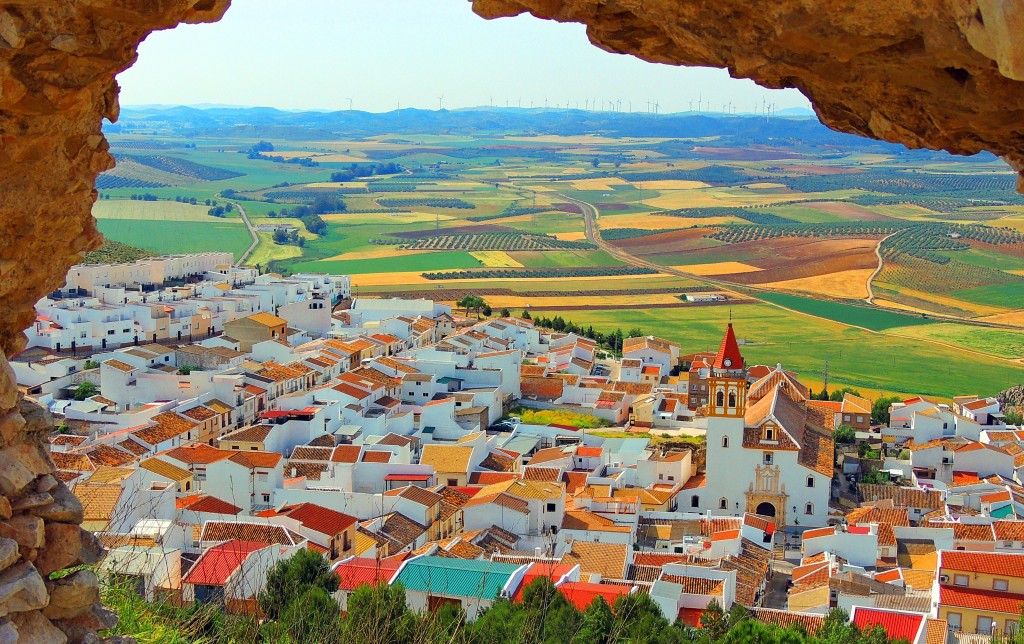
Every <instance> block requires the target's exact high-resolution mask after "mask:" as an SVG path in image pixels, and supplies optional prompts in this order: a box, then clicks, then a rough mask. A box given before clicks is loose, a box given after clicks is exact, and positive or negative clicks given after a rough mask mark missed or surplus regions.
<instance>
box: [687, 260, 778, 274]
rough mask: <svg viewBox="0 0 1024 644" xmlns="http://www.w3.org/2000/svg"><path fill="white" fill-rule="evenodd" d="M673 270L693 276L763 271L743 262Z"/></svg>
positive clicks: (689, 266)
mask: <svg viewBox="0 0 1024 644" xmlns="http://www.w3.org/2000/svg"><path fill="white" fill-rule="evenodd" d="M672 268H674V269H676V270H677V271H683V272H684V273H690V274H691V275H732V274H733V273H753V272H756V271H759V270H761V269H760V268H758V267H757V266H751V265H750V264H744V263H743V262H714V263H711V264H688V265H683V266H673V267H672Z"/></svg>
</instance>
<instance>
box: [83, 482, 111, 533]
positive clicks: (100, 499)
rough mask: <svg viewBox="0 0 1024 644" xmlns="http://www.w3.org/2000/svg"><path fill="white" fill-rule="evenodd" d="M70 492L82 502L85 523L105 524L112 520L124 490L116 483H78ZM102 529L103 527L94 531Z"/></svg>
mask: <svg viewBox="0 0 1024 644" xmlns="http://www.w3.org/2000/svg"><path fill="white" fill-rule="evenodd" d="M71 491H72V493H74V495H75V496H76V497H78V500H79V501H81V502H82V509H83V510H84V512H85V522H99V523H106V522H109V521H110V520H111V518H113V515H114V510H115V509H116V508H117V504H118V502H119V501H120V500H121V495H122V494H123V493H124V488H122V487H121V486H120V485H119V484H117V483H78V484H77V485H75V486H73V487H72V488H71ZM102 529H105V526H104V527H103V528H101V529H100V530H96V531H97V532H99V531H101V530H102Z"/></svg>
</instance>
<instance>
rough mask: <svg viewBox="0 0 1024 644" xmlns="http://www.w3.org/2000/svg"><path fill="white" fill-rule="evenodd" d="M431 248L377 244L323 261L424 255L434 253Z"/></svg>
mask: <svg viewBox="0 0 1024 644" xmlns="http://www.w3.org/2000/svg"><path fill="white" fill-rule="evenodd" d="M432 252H434V251H430V250H398V249H397V248H396V247H395V246H377V247H376V248H368V249H366V250H357V251H352V252H348V253H341V254H340V255H335V256H334V257H328V258H327V259H326V260H322V261H328V262H333V261H340V260H347V259H384V258H387V257H394V256H396V255H399V254H401V255H402V256H405V255H422V254H423V253H432Z"/></svg>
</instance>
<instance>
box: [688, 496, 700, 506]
mask: <svg viewBox="0 0 1024 644" xmlns="http://www.w3.org/2000/svg"><path fill="white" fill-rule="evenodd" d="M690 507H691V508H699V507H700V496H698V495H696V494H694V495H693V496H691V497H690Z"/></svg>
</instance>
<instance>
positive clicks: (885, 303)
mask: <svg viewBox="0 0 1024 644" xmlns="http://www.w3.org/2000/svg"><path fill="white" fill-rule="evenodd" d="M872 301H873V302H874V303H875V305H876V306H880V307H882V308H883V309H899V310H900V311H910V312H911V313H931V311H925V310H924V309H919V308H917V307H916V306H910V305H909V304H902V303H900V302H893V301H892V300H883V299H879V298H877V297H876V298H875V299H874V300H872Z"/></svg>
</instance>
